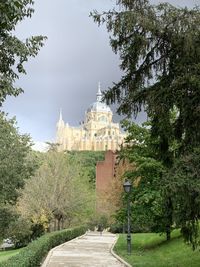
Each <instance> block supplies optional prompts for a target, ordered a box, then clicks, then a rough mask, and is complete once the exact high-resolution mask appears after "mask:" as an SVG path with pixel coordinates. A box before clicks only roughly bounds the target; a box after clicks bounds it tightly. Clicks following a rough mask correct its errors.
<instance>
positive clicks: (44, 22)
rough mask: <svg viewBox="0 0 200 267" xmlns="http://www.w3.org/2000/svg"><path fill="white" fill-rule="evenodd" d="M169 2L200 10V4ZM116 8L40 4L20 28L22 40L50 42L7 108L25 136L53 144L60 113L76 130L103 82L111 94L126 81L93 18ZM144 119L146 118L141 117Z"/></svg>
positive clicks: (69, 1)
mask: <svg viewBox="0 0 200 267" xmlns="http://www.w3.org/2000/svg"><path fill="white" fill-rule="evenodd" d="M152 2H153V3H157V2H164V1H156V0H154V1H153V0H152ZM168 2H170V3H172V4H176V5H181V6H185V5H187V6H189V7H192V6H194V5H195V4H196V5H198V4H200V0H179V1H178V0H171V1H168ZM114 4H115V0H57V1H49V0H35V6H34V8H35V13H34V15H33V17H32V18H31V19H26V20H25V21H23V22H22V23H21V24H20V25H18V27H17V35H18V36H19V37H20V38H21V39H25V38H26V37H28V36H30V35H40V34H41V35H46V36H47V37H48V40H47V41H46V43H45V46H44V47H43V48H42V49H41V51H40V53H39V55H38V56H37V57H36V58H34V59H31V60H30V61H29V63H27V65H26V69H27V75H26V76H21V78H20V80H19V81H18V82H17V83H18V85H20V86H21V87H22V88H23V89H24V90H25V93H24V94H22V95H20V96H18V97H17V98H14V97H9V98H7V100H6V102H5V104H4V110H5V111H6V112H8V113H9V116H16V117H17V121H18V126H19V127H20V131H21V132H23V133H25V132H26V133H30V135H31V136H32V138H33V139H34V140H37V141H39V140H40V141H53V140H54V139H55V131H56V122H57V120H58V116H59V109H60V108H62V110H63V117H64V120H65V122H68V123H69V124H71V125H73V126H76V125H78V124H79V122H80V121H82V120H83V119H84V113H85V110H86V109H87V107H88V106H89V105H90V104H91V103H92V102H94V101H95V99H96V91H97V84H98V82H99V81H100V82H101V85H102V89H106V88H107V87H108V86H111V85H112V82H113V81H115V82H116V81H118V80H119V79H120V70H119V67H118V65H119V61H118V58H117V56H116V55H115V54H114V53H113V52H112V50H111V48H110V46H109V37H108V33H107V31H106V29H105V28H104V27H98V26H97V25H96V24H95V23H94V22H93V20H92V18H89V13H90V11H92V10H94V9H97V10H98V11H101V10H108V9H109V8H112V7H113V6H114ZM142 119H143V115H141V116H139V117H138V121H141V120H142Z"/></svg>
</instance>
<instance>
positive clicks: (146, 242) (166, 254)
mask: <svg viewBox="0 0 200 267" xmlns="http://www.w3.org/2000/svg"><path fill="white" fill-rule="evenodd" d="M126 244H127V243H126V235H122V234H121V235H120V236H119V239H118V241H117V244H116V245H115V248H114V251H115V252H116V253H117V254H118V255H119V256H121V257H122V258H123V259H125V260H126V261H127V262H128V263H129V264H131V265H132V266H134V267H200V251H199V250H196V251H192V249H191V247H189V246H187V245H186V244H185V243H184V242H183V239H182V237H181V236H180V234H179V232H177V231H175V232H174V233H173V234H172V240H171V241H165V236H164V235H163V236H160V235H159V234H153V233H145V234H143V233H142V234H133V235H132V244H133V246H132V254H131V255H130V256H129V255H127V247H126Z"/></svg>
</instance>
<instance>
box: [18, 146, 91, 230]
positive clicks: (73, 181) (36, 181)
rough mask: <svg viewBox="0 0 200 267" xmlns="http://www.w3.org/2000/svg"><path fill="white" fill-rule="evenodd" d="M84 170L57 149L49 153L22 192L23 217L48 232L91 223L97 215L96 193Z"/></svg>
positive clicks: (20, 204) (20, 203)
mask: <svg viewBox="0 0 200 267" xmlns="http://www.w3.org/2000/svg"><path fill="white" fill-rule="evenodd" d="M80 168H81V165H80V164H79V163H78V162H77V161H75V160H74V159H73V160H72V159H71V158H70V156H69V155H68V154H67V155H66V154H65V153H63V152H56V150H54V149H53V150H50V151H49V152H47V153H45V154H44V158H43V163H42V165H41V166H40V168H39V169H38V171H37V172H36V174H35V175H34V176H33V177H32V178H31V179H29V180H28V181H27V182H26V185H25V188H24V189H23V190H21V197H20V198H19V200H18V208H19V211H20V213H21V215H22V216H23V217H24V218H27V219H29V220H30V221H32V222H33V223H37V224H42V225H43V226H44V228H45V229H46V230H49V228H51V229H52V228H54V229H58V230H59V229H60V228H62V227H69V226H71V225H73V224H80V222H85V221H87V220H88V217H89V216H91V215H92V213H93V211H94V204H93V203H94V190H91V188H90V185H89V182H88V180H87V177H84V176H83V175H80V174H81V173H80Z"/></svg>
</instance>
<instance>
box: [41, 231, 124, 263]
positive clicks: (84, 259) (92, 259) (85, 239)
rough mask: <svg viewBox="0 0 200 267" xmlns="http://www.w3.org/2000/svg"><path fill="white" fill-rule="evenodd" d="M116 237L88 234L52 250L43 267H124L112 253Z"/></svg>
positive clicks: (96, 233) (104, 234) (105, 234)
mask: <svg viewBox="0 0 200 267" xmlns="http://www.w3.org/2000/svg"><path fill="white" fill-rule="evenodd" d="M115 241H116V235H114V234H111V233H106V232H105V233H104V232H103V234H102V235H100V233H98V232H88V233H87V234H86V235H84V236H82V237H80V238H76V239H74V240H71V241H69V242H66V243H64V244H62V245H61V246H58V247H56V248H54V249H53V250H51V251H50V252H49V254H48V256H47V259H46V260H45V262H44V264H43V265H42V267H89V266H90V267H96V266H98V267H124V266H125V265H124V264H122V263H121V262H120V261H119V260H118V259H116V258H115V257H114V256H113V255H112V254H111V253H110V249H111V247H112V246H113V244H114V243H115Z"/></svg>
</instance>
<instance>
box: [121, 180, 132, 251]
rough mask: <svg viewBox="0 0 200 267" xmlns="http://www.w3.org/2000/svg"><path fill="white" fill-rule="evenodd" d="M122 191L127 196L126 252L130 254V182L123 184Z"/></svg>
mask: <svg viewBox="0 0 200 267" xmlns="http://www.w3.org/2000/svg"><path fill="white" fill-rule="evenodd" d="M123 187H124V191H125V192H126V193H127V194H128V199H127V217H128V229H127V252H128V254H129V255H130V254H131V222H130V213H131V212H130V192H131V189H132V184H131V183H130V181H125V182H124V184H123Z"/></svg>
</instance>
